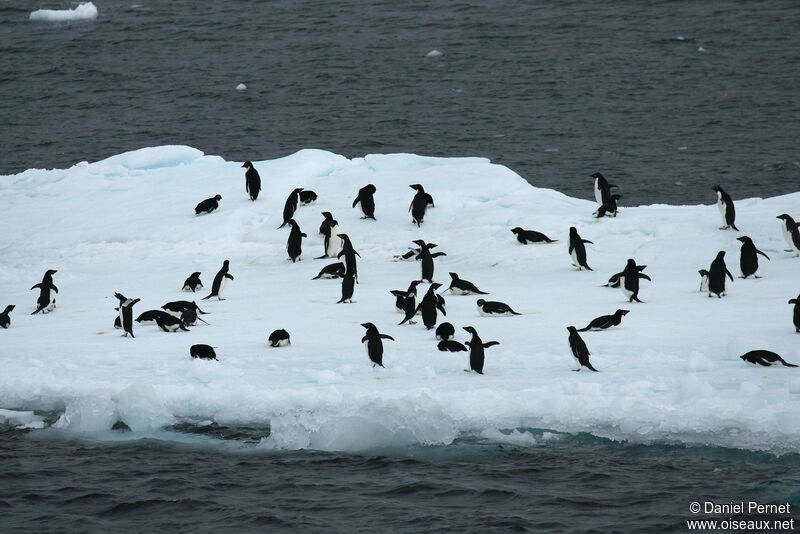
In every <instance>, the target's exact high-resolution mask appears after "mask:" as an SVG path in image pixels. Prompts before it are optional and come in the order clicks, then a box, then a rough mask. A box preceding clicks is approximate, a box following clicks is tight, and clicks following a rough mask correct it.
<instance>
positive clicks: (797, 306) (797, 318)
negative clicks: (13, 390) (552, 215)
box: [6, 295, 800, 332]
mask: <svg viewBox="0 0 800 534" xmlns="http://www.w3.org/2000/svg"><path fill="white" fill-rule="evenodd" d="M789 304H794V316H793V317H792V321H793V322H794V331H795V332H800V295H797V298H796V299H791V300H790V301H789ZM12 308H13V306H12ZM6 309H8V308H6Z"/></svg>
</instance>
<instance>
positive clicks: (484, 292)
mask: <svg viewBox="0 0 800 534" xmlns="http://www.w3.org/2000/svg"><path fill="white" fill-rule="evenodd" d="M475 294H477V295H488V294H489V293H487V292H486V291H476V292H475Z"/></svg>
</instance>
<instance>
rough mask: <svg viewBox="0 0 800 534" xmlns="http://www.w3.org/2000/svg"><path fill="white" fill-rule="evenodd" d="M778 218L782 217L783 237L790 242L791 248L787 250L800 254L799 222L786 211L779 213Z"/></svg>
mask: <svg viewBox="0 0 800 534" xmlns="http://www.w3.org/2000/svg"><path fill="white" fill-rule="evenodd" d="M776 219H781V221H782V222H781V232H782V233H783V238H784V239H785V240H786V242H787V243H788V244H789V249H788V250H786V252H794V255H795V256H800V228H798V224H797V223H796V222H795V221H794V219H792V217H791V216H790V215H787V214H786V213H784V214H782V215H778V216H777V217H776Z"/></svg>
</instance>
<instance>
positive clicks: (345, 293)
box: [336, 271, 356, 304]
mask: <svg viewBox="0 0 800 534" xmlns="http://www.w3.org/2000/svg"><path fill="white" fill-rule="evenodd" d="M355 288H356V275H355V273H354V272H353V271H350V272H345V273H344V277H342V298H340V299H339V300H338V301H337V302H336V304H342V303H347V302H350V303H352V302H353V292H354V291H355Z"/></svg>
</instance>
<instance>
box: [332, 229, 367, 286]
mask: <svg viewBox="0 0 800 534" xmlns="http://www.w3.org/2000/svg"><path fill="white" fill-rule="evenodd" d="M339 237H340V238H341V239H342V250H341V251H340V252H339V254H337V255H336V258H337V259H338V258H341V257H342V256H344V273H345V276H347V275H349V274H352V275H353V280H354V281H355V283H358V265H357V264H356V256H358V257H359V258H360V257H361V254H359V253H358V252H357V251H356V249H354V248H353V243H351V242H350V236H348V235H347V234H339Z"/></svg>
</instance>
